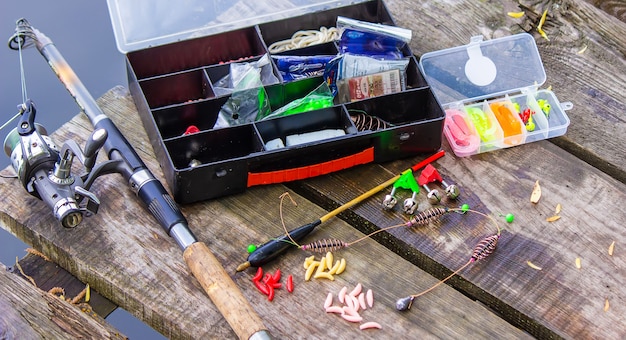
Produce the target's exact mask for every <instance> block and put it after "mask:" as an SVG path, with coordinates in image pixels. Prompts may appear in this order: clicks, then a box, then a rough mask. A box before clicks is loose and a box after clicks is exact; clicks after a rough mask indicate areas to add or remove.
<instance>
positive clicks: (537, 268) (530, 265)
mask: <svg viewBox="0 0 626 340" xmlns="http://www.w3.org/2000/svg"><path fill="white" fill-rule="evenodd" d="M526 264H528V266H529V267H530V268H532V269H536V270H541V267H539V266H538V265H536V264H534V263H532V262H530V261H526Z"/></svg>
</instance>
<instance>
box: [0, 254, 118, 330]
mask: <svg viewBox="0 0 626 340" xmlns="http://www.w3.org/2000/svg"><path fill="white" fill-rule="evenodd" d="M0 310H1V311H2V313H0V338H2V339H126V337H125V336H124V335H123V334H121V333H120V332H119V331H117V330H116V329H115V328H113V327H111V325H109V324H108V323H106V322H104V320H103V319H94V318H92V317H90V316H89V315H88V314H87V313H84V312H82V311H81V310H80V308H79V307H78V306H76V305H71V304H69V303H67V302H65V301H63V300H61V299H59V298H58V297H56V296H54V295H52V294H48V293H47V292H45V291H43V290H40V289H38V288H36V287H34V286H33V285H31V284H30V283H28V282H27V281H25V280H23V279H22V278H19V277H17V275H14V274H12V273H10V272H8V271H7V270H6V268H5V267H4V265H2V264H0Z"/></svg>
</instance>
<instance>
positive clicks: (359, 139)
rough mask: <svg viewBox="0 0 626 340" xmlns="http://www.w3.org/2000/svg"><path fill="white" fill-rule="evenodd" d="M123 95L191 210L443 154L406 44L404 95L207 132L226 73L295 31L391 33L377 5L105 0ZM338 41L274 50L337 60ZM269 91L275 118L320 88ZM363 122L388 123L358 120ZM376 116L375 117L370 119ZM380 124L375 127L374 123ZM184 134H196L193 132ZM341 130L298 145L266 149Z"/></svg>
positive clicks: (434, 106) (437, 125) (224, 98)
mask: <svg viewBox="0 0 626 340" xmlns="http://www.w3.org/2000/svg"><path fill="white" fill-rule="evenodd" d="M108 5H109V11H110V14H111V20H112V23H113V28H114V32H115V36H116V39H117V43H118V48H119V49H120V51H122V52H123V53H125V55H126V66H127V71H128V82H129V89H130V92H131V94H132V97H133V100H134V102H135V104H136V106H137V109H138V111H139V115H140V117H141V120H142V123H143V125H144V127H145V129H146V131H147V134H148V136H149V138H150V142H151V144H152V146H153V148H154V151H155V154H156V157H157V159H158V160H159V163H160V165H161V168H162V170H163V173H164V175H165V178H166V181H167V184H168V185H169V187H170V190H171V192H172V195H173V196H174V198H175V200H176V201H177V202H179V203H191V202H195V201H200V200H206V199H211V198H215V197H219V196H224V195H229V194H234V193H239V192H242V191H244V190H245V189H246V188H248V187H251V186H254V185H260V184H270V183H281V182H286V181H292V180H298V179H304V178H309V177H313V176H318V175H323V174H327V173H330V172H333V171H338V170H342V169H345V168H349V167H352V166H355V165H359V164H365V163H370V162H387V161H391V160H395V159H399V158H402V157H408V156H412V155H416V154H420V153H431V152H434V151H437V150H438V149H439V148H440V147H441V142H442V130H443V123H444V118H445V113H444V111H443V110H442V107H441V105H440V103H439V102H438V101H437V99H436V98H435V96H434V95H433V92H432V91H431V88H430V87H429V86H428V83H427V82H426V80H425V78H424V76H423V74H422V73H421V71H420V68H419V65H418V61H417V60H416V58H415V56H413V54H412V52H411V51H410V49H409V47H408V45H407V47H405V48H404V49H403V50H402V53H403V54H404V55H405V56H406V57H407V58H409V63H408V66H407V68H406V88H405V90H403V91H401V92H396V93H393V94H387V95H380V96H377V97H373V98H368V99H362V100H356V101H352V102H345V103H340V102H339V101H338V100H336V98H335V101H334V102H333V103H332V105H331V106H329V107H325V108H322V109H318V110H313V111H308V112H303V113H299V114H295V115H289V116H283V117H279V118H273V119H267V120H260V121H254V122H251V123H245V124H239V125H235V126H229V127H222V128H214V125H215V123H216V121H217V119H218V114H219V112H220V109H221V108H222V107H223V106H224V105H225V104H226V103H227V102H228V100H229V98H230V96H231V95H228V94H227V95H222V94H220V93H217V92H218V91H216V83H217V82H218V81H219V80H220V79H222V78H223V77H224V76H225V75H227V74H228V73H229V69H230V65H231V64H232V63H238V62H242V61H244V62H245V61H256V60H259V59H260V58H261V57H262V56H264V55H272V53H270V52H269V50H268V46H270V45H271V44H273V43H275V42H278V41H283V40H286V39H289V38H291V37H292V36H293V35H294V33H295V32H297V31H301V30H320V29H321V28H322V27H326V28H330V27H334V26H335V25H336V21H337V18H338V17H346V18H351V19H355V20H360V21H365V22H370V23H380V24H384V25H394V22H393V19H392V17H391V15H390V14H389V12H388V10H387V8H386V7H385V4H384V3H383V1H360V2H359V1H356V2H355V1H350V2H343V1H320V0H318V1H311V0H308V1H303V0H300V1H298V0H291V1H284V0H274V1H272V0H265V1H263V0H256V1H247V0H246V1H243V0H242V1H233V2H230V1H213V2H209V1H199V0H196V1H193V0H191V1H186V2H184V6H183V5H181V4H179V3H177V2H168V1H157V2H153V1H148V0H138V1H125V0H108ZM338 53H339V48H338V44H337V42H336V41H334V42H326V43H321V44H317V45H312V46H307V47H304V48H299V49H294V50H291V51H288V52H281V53H280V54H282V55H285V54H287V55H301V56H309V55H310V56H315V55H328V54H331V55H332V54H338ZM272 70H273V72H274V75H275V76H276V78H277V79H278V82H277V83H275V84H272V85H268V86H265V87H264V89H265V93H266V96H267V98H266V100H267V101H268V102H269V105H270V107H271V110H276V109H278V108H280V107H282V106H283V105H285V104H287V103H289V102H291V101H293V100H296V99H298V98H301V97H303V96H305V95H306V94H308V93H309V92H311V91H312V90H314V89H315V88H317V87H318V86H319V85H320V84H321V83H322V82H324V79H323V78H322V77H320V76H314V77H310V78H305V79H301V80H296V81H290V82H287V81H285V80H284V79H283V78H282V77H281V76H280V73H279V72H278V71H277V69H276V65H275V64H272ZM355 113H364V114H367V115H369V116H372V117H377V118H380V119H382V120H383V121H385V122H386V123H388V124H387V125H384V126H377V129H374V128H370V127H369V126H363V125H366V124H362V123H357V122H355V119H354V115H355ZM370 118H371V117H370ZM374 119H376V118H374ZM190 128H193V130H192V132H193V133H189V132H190V130H189V129H190ZM328 130H330V131H340V132H341V134H339V135H337V134H334V135H333V134H331V135H328V136H326V137H324V136H322V137H316V138H314V139H313V140H309V141H306V139H305V142H304V143H299V144H298V143H293V144H292V145H286V146H285V145H281V147H277V148H275V147H271V148H270V147H268V142H270V141H277V140H278V141H280V142H282V143H279V144H284V143H285V140H286V139H287V138H288V137H291V136H304V135H309V134H311V133H315V132H316V131H317V132H318V134H319V131H328Z"/></svg>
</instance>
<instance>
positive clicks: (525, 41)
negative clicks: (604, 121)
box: [419, 33, 572, 157]
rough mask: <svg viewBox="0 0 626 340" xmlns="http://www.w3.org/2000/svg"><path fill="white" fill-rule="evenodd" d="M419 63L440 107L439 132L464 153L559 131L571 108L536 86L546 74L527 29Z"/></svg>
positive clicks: (430, 56)
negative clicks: (441, 122)
mask: <svg viewBox="0 0 626 340" xmlns="http://www.w3.org/2000/svg"><path fill="white" fill-rule="evenodd" d="M419 65H420V68H421V70H422V72H423V74H424V75H425V77H426V80H427V82H428V83H429V85H430V86H431V88H432V90H433V92H434V93H435V96H436V97H437V98H438V99H439V101H441V103H442V106H443V109H444V110H445V112H446V118H445V123H444V130H443V132H444V135H445V136H446V138H447V140H448V142H449V144H450V147H451V148H452V150H453V151H454V153H455V154H456V155H457V156H460V157H465V156H470V155H475V154H478V153H482V152H486V151H492V150H497V149H502V148H508V147H511V146H516V145H521V144H525V143H530V142H534V141H538V140H542V139H547V138H552V137H557V136H561V135H563V134H565V132H566V131H567V127H568V126H569V123H570V120H569V118H568V117H567V114H566V113H565V110H568V109H570V108H571V107H572V104H571V103H569V102H564V103H561V102H559V100H558V99H557V98H556V96H555V95H554V93H553V92H552V91H550V90H541V89H539V87H540V86H541V85H543V83H544V82H545V80H546V73H545V70H544V67H543V64H542V62H541V57H540V56H539V51H538V50H537V45H536V43H535V40H534V38H533V37H532V36H531V35H530V34H527V33H522V34H516V35H512V36H507V37H503V38H498V39H493V40H488V41H483V37H482V36H476V37H473V38H472V39H471V41H470V43H469V44H467V45H464V46H457V47H454V48H450V49H445V50H440V51H434V52H429V53H426V54H424V55H423V56H422V57H421V58H420V63H419Z"/></svg>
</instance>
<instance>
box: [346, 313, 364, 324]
mask: <svg viewBox="0 0 626 340" xmlns="http://www.w3.org/2000/svg"><path fill="white" fill-rule="evenodd" d="M341 317H342V318H344V320H346V321H350V322H355V323H358V322H361V321H363V317H361V316H358V315H350V314H341Z"/></svg>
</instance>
